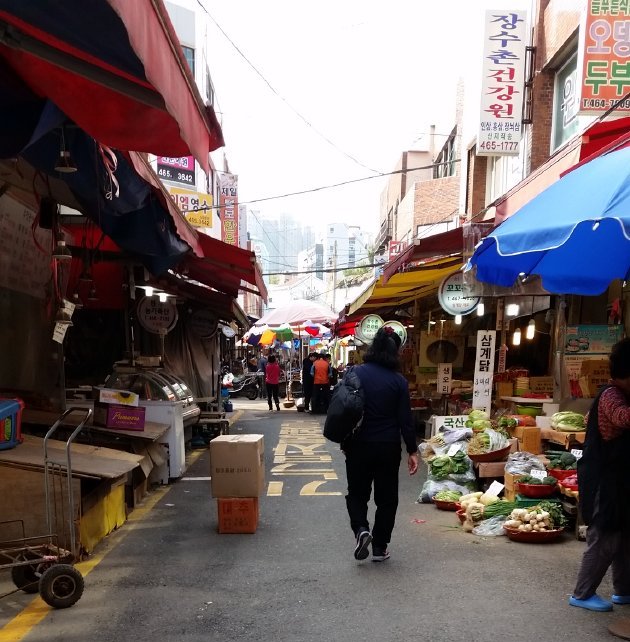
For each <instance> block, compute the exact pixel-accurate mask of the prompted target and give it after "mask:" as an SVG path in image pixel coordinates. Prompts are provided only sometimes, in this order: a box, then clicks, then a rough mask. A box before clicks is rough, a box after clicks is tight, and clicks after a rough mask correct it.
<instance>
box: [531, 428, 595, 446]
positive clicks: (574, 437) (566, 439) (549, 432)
mask: <svg viewBox="0 0 630 642" xmlns="http://www.w3.org/2000/svg"><path fill="white" fill-rule="evenodd" d="M540 436H541V437H542V439H543V440H545V441H550V442H551V443H553V444H559V445H560V446H563V447H564V448H568V447H569V446H572V445H573V444H576V443H577V444H583V443H584V440H585V439H586V431H584V432H560V431H559V430H554V429H553V428H541V429H540Z"/></svg>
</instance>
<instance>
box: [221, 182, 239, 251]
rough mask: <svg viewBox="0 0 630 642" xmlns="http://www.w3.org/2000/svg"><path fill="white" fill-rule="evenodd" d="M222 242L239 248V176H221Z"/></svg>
mask: <svg viewBox="0 0 630 642" xmlns="http://www.w3.org/2000/svg"><path fill="white" fill-rule="evenodd" d="M219 212H220V216H221V240H222V241H223V242H224V243H229V244H230V245H237V246H238V176H236V175H234V174H226V173H220V174H219Z"/></svg>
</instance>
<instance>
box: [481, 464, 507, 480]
mask: <svg viewBox="0 0 630 642" xmlns="http://www.w3.org/2000/svg"><path fill="white" fill-rule="evenodd" d="M478 466H479V468H478V472H479V477H503V475H504V474H505V462H504V461H487V462H481V463H479V464H478Z"/></svg>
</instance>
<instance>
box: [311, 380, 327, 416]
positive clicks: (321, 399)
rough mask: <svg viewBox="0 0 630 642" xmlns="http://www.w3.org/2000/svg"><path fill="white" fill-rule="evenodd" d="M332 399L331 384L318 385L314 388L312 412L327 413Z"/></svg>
mask: <svg viewBox="0 0 630 642" xmlns="http://www.w3.org/2000/svg"><path fill="white" fill-rule="evenodd" d="M329 397H330V384H328V383H326V384H323V383H316V384H315V385H314V386H313V404H312V407H311V412H320V411H322V412H327V411H328V401H329V399H328V398H329Z"/></svg>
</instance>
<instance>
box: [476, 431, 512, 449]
mask: <svg viewBox="0 0 630 642" xmlns="http://www.w3.org/2000/svg"><path fill="white" fill-rule="evenodd" d="M473 430H474V429H473ZM508 445H509V442H508V440H507V438H506V437H505V435H503V434H501V433H499V432H497V431H496V430H493V429H492V428H486V429H485V430H483V431H481V432H476V433H475V434H474V436H473V438H472V439H471V440H470V441H469V442H468V449H467V452H468V454H469V455H483V454H484V453H490V452H494V451H495V450H501V449H502V448H505V447H506V446H508Z"/></svg>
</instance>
